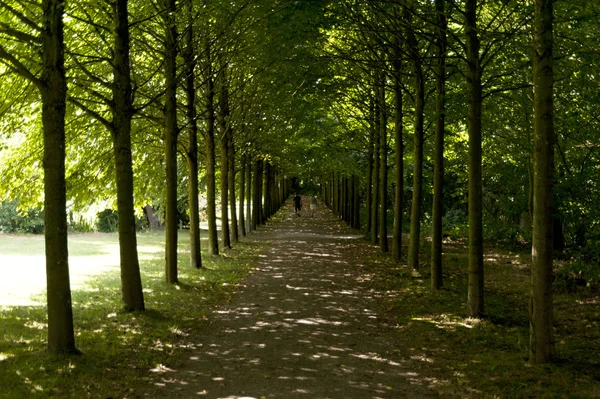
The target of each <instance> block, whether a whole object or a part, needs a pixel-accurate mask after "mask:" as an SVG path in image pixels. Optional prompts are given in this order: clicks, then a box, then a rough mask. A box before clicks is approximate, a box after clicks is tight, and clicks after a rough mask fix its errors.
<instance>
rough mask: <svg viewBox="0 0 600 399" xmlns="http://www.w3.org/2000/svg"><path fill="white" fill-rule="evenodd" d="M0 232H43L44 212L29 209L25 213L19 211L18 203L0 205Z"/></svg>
mask: <svg viewBox="0 0 600 399" xmlns="http://www.w3.org/2000/svg"><path fill="white" fill-rule="evenodd" d="M0 232H2V233H30V234H42V233H43V232H44V211H43V210H42V209H39V208H33V207H29V208H28V209H27V210H26V211H24V210H22V209H19V203H18V201H16V200H15V201H5V202H2V203H0Z"/></svg>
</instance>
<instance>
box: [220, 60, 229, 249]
mask: <svg viewBox="0 0 600 399" xmlns="http://www.w3.org/2000/svg"><path fill="white" fill-rule="evenodd" d="M226 71H227V63H225V62H221V67H220V70H219V74H218V81H219V117H218V120H219V127H220V134H221V246H222V247H223V248H231V236H230V233H229V211H228V206H229V134H230V133H229V129H230V126H229V98H228V97H229V93H228V92H227V73H226Z"/></svg>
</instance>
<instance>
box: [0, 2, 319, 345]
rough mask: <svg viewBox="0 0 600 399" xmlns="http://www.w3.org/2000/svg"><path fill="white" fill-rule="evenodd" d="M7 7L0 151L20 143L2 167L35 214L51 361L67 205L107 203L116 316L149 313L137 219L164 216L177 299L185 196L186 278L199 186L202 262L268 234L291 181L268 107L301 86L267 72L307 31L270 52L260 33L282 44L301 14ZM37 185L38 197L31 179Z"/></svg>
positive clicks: (58, 333) (240, 5) (60, 331)
mask: <svg viewBox="0 0 600 399" xmlns="http://www.w3.org/2000/svg"><path fill="white" fill-rule="evenodd" d="M1 5H2V9H3V13H2V16H1V21H0V61H1V63H0V68H1V71H0V72H1V74H2V76H3V80H2V85H3V88H6V93H8V94H7V96H6V97H5V98H4V99H3V100H4V101H3V103H2V107H3V108H2V111H3V112H2V116H3V120H4V122H5V123H4V124H3V127H2V134H3V139H4V140H3V141H4V142H9V141H10V140H11V139H12V138H19V139H20V140H21V145H16V146H12V147H11V152H10V153H9V154H8V156H6V157H5V159H6V162H5V163H4V165H3V166H4V167H3V171H5V172H7V179H6V180H5V182H4V188H5V190H4V191H5V193H6V194H5V196H6V197H9V198H12V199H14V198H19V199H20V200H21V201H22V202H23V203H26V204H27V203H35V201H36V200H38V199H39V198H43V199H44V204H43V206H44V210H45V212H44V215H45V220H44V225H45V227H44V228H45V240H46V274H47V292H48V300H47V301H48V303H47V304H48V349H49V350H50V351H51V352H54V353H76V352H77V349H76V346H75V341H74V334H73V316H72V309H71V299H70V298H71V294H70V285H69V267H68V251H67V204H68V201H67V199H69V203H71V206H72V207H75V208H76V207H78V206H85V205H86V204H89V203H92V202H93V201H97V200H101V199H114V201H115V206H116V209H117V213H118V219H119V224H118V225H119V227H118V236H119V245H120V267H121V286H122V300H123V304H124V307H125V309H126V310H127V311H143V310H144V309H145V304H144V296H143V291H142V283H141V278H140V268H139V259H138V253H137V242H136V226H135V208H136V207H137V208H138V209H139V208H140V206H141V205H142V204H145V203H156V202H158V203H159V204H160V205H161V206H162V207H163V209H164V212H165V231H166V248H165V280H166V282H167V283H170V284H175V283H178V276H177V240H178V237H177V234H178V221H177V205H178V200H179V199H181V198H182V196H183V195H185V192H186V191H187V196H188V200H187V202H188V203H189V215H190V239H191V243H190V245H191V259H190V264H191V267H195V268H200V267H202V258H201V252H200V222H199V217H198V215H199V212H200V209H199V201H198V197H199V193H200V181H199V178H200V176H201V177H202V179H203V181H202V184H203V185H204V187H205V192H206V197H207V203H208V204H207V206H206V213H207V216H208V254H209V255H211V256H212V255H218V254H219V252H220V250H223V249H224V248H230V247H231V245H232V243H235V242H237V240H238V239H239V237H240V235H242V236H243V235H245V234H247V233H248V232H250V231H252V230H255V229H256V228H257V226H258V225H260V224H264V223H265V222H266V220H267V219H268V218H270V217H271V216H272V215H273V214H274V212H275V211H276V210H277V209H278V207H279V206H280V205H281V204H282V203H283V201H284V200H285V198H287V196H288V194H289V190H290V186H289V179H288V178H287V176H286V175H285V170H284V169H283V168H282V167H281V166H279V165H278V163H279V162H278V157H279V153H278V151H277V148H276V147H273V146H272V143H273V139H272V138H271V136H273V135H274V134H275V133H274V132H276V131H277V130H279V129H281V126H282V125H284V123H289V121H282V120H280V116H279V115H277V111H276V110H275V109H274V108H275V106H276V105H277V104H279V105H283V104H285V102H289V101H290V99H289V93H288V92H287V88H286V87H285V86H286V84H287V85H288V86H292V85H294V84H296V85H297V83H296V82H295V81H294V80H290V81H289V82H288V83H283V84H281V83H280V82H276V81H275V78H274V77H273V76H271V75H272V74H271V72H270V71H271V69H269V68H270V67H272V66H273V65H274V64H276V63H278V62H281V60H283V59H285V58H286V57H288V58H289V57H290V50H286V48H285V46H286V45H293V46H294V47H299V46H302V45H303V42H304V41H306V40H307V35H309V34H311V32H310V30H307V31H306V34H305V35H295V36H294V37H293V38H292V37H291V36H290V37H289V38H288V41H287V42H286V43H283V44H281V45H278V46H277V45H276V46H273V42H272V43H262V42H261V40H262V37H261V33H264V32H267V34H268V35H273V34H275V33H269V32H268V31H270V30H273V31H277V30H279V31H282V30H284V31H285V30H286V29H287V30H289V28H288V27H286V24H288V23H289V22H288V19H289V18H291V17H292V16H295V13H296V11H298V10H296V9H294V3H289V2H283V3H282V4H279V5H276V6H273V5H271V4H270V2H264V1H239V2H228V3H227V4H222V3H221V2H218V1H208V0H205V1H191V0H190V1H186V2H176V1H175V0H166V1H162V0H159V1H145V2H137V3H132V2H129V1H128V0H115V1H110V2H104V1H85V0H82V1H71V2H67V1H64V0H43V1H42V2H41V3H39V4H37V3H36V4H33V3H28V2H21V1H10V2H8V1H2V4H1ZM300 11H301V10H300ZM249 49H251V50H252V52H251V53H250V50H249ZM294 51H297V50H294ZM250 54H251V56H248V55H250ZM36 89H37V92H36ZM276 90H280V92H277V93H273V91H276ZM264 93H267V94H264ZM277 96H279V97H280V98H279V99H278V98H276V97H277ZM13 99H16V101H13ZM265 99H267V100H265ZM40 121H41V125H40ZM38 132H40V133H41V136H40V135H39V134H38ZM199 142H201V143H202V144H203V148H202V147H201V146H200V145H199ZM109 148H112V150H109ZM219 151H220V153H218V152H219ZM23 153H29V154H30V155H28V156H27V157H26V160H25V162H24V161H23V159H22V158H21V159H19V157H20V155H22V154H23ZM38 157H41V158H42V162H41V165H42V168H43V173H41V171H40V170H39V165H40V163H39V162H38ZM180 158H183V159H185V161H186V162H185V164H184V165H185V166H184V165H182V163H181V162H179V159H180ZM200 160H201V161H202V167H203V173H199V169H200V165H201V164H200ZM32 163H33V164H35V165H36V166H37V168H36V167H34V168H32V169H31V170H30V172H31V173H30V174H23V169H22V168H19V169H17V166H18V165H25V164H27V167H30V165H31V164H32ZM183 169H187V174H185V173H183V172H184V171H183ZM42 174H43V177H44V180H43V185H40V184H39V182H38V181H37V179H36V177H38V176H40V175H42ZM186 175H187V176H186ZM236 175H237V176H239V178H238V181H237V182H236ZM182 180H183V181H186V180H187V181H186V183H187V184H186V185H183V184H181V182H182ZM217 180H219V181H220V188H217ZM218 193H220V195H221V198H220V205H221V240H220V243H219V240H218V231H217V198H216V196H217V194H218ZM230 217H231V220H229V218H230Z"/></svg>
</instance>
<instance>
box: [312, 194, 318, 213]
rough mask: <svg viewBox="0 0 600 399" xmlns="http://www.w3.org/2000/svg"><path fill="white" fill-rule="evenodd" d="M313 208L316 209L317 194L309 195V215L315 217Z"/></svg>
mask: <svg viewBox="0 0 600 399" xmlns="http://www.w3.org/2000/svg"><path fill="white" fill-rule="evenodd" d="M315 209H317V196H316V195H313V196H312V197H310V217H315Z"/></svg>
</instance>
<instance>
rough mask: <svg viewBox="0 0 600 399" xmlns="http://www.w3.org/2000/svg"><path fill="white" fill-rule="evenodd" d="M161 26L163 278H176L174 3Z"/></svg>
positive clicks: (171, 0) (169, 1)
mask: <svg viewBox="0 0 600 399" xmlns="http://www.w3.org/2000/svg"><path fill="white" fill-rule="evenodd" d="M165 6H166V7H165V8H166V9H167V10H169V12H166V13H164V14H163V18H164V23H165V64H164V67H165V72H164V73H165V137H164V140H165V163H166V193H165V194H166V200H165V204H166V222H165V225H166V244H165V278H166V282H167V283H170V284H175V283H177V282H178V278H177V229H178V226H177V133H178V132H177V25H176V23H175V13H176V12H177V8H176V2H175V0H166V1H165Z"/></svg>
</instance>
